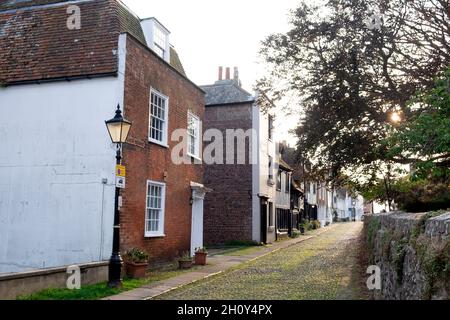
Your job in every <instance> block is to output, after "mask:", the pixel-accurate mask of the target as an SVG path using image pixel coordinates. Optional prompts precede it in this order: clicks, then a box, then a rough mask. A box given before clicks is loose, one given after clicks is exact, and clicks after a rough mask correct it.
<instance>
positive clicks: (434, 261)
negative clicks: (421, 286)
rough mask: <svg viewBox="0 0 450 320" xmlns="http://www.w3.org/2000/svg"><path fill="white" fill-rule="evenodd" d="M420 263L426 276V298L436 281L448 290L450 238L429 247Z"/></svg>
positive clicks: (431, 291)
mask: <svg viewBox="0 0 450 320" xmlns="http://www.w3.org/2000/svg"><path fill="white" fill-rule="evenodd" d="M421 264H422V267H423V270H424V271H425V276H426V278H427V292H426V295H427V297H426V298H431V296H432V295H433V293H434V291H435V289H436V283H437V282H441V283H443V284H444V286H445V287H446V289H447V290H450V239H447V241H446V242H443V243H441V245H440V246H438V247H429V248H428V250H427V251H426V252H425V254H424V256H423V259H422V261H421Z"/></svg>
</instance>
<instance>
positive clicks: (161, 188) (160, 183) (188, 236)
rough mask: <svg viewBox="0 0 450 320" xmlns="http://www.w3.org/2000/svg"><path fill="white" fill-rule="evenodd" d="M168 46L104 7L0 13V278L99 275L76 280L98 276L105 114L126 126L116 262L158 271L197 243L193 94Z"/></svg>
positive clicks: (102, 252)
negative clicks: (146, 255)
mask: <svg viewBox="0 0 450 320" xmlns="http://www.w3.org/2000/svg"><path fill="white" fill-rule="evenodd" d="M69 5H76V6H78V7H79V9H80V12H81V29H69V28H68V27H67V20H68V17H69V15H68V13H67V9H68V6H69ZM169 34H170V33H169V31H168V30H167V28H166V27H165V26H164V25H162V24H161V23H160V22H159V21H158V20H157V19H155V18H150V19H139V18H138V17H137V16H136V15H135V14H134V13H132V12H131V11H130V10H129V9H128V8H127V7H126V6H125V5H123V4H122V3H121V2H120V1H115V0H99V1H70V2H67V1H49V0H35V1H6V2H5V1H3V2H2V3H1V4H0V83H1V84H2V85H3V87H2V88H0V101H1V106H2V108H3V109H4V110H3V114H4V117H3V118H2V120H1V122H0V132H2V144H3V146H2V150H3V151H2V153H1V154H0V181H1V182H0V221H2V222H1V223H0V249H1V250H0V261H1V263H0V273H20V272H25V271H30V270H34V271H36V270H38V271H37V272H36V273H35V275H38V276H42V277H44V276H45V277H47V275H49V274H54V273H56V274H57V273H61V272H62V273H64V272H65V270H64V267H65V266H68V265H72V264H77V265H79V266H81V267H82V268H85V269H86V270H94V269H98V271H91V272H87V273H86V272H85V273H83V274H84V277H87V278H86V279H85V280H86V281H85V282H84V283H86V282H88V281H94V280H97V281H99V280H102V279H104V278H105V270H106V269H105V268H107V265H108V259H109V257H110V255H111V248H112V234H113V214H114V190H115V147H114V145H112V143H111V140H110V137H109V135H108V132H107V130H106V127H105V124H104V121H105V120H107V119H110V118H112V116H113V115H114V111H115V108H116V106H117V105H120V107H121V110H122V111H123V113H124V115H125V117H126V118H128V119H129V120H131V121H132V122H133V126H132V128H131V132H130V136H129V139H128V143H127V144H126V145H125V146H124V150H123V158H124V163H123V164H124V165H125V166H126V185H125V189H124V190H122V197H121V199H120V200H121V201H120V202H119V204H120V215H121V231H120V234H121V243H120V246H121V249H122V251H125V250H127V249H129V248H132V247H139V248H142V249H145V250H147V251H149V252H150V254H151V256H152V259H153V260H166V259H170V258H172V257H175V256H177V255H180V254H181V253H182V252H183V251H189V250H190V251H191V252H192V251H193V248H195V247H200V246H202V245H203V241H202V234H203V233H202V229H203V221H202V220H203V198H204V196H205V191H206V189H205V188H204V187H203V169H202V166H200V165H195V164H194V160H193V159H194V158H195V159H197V158H201V154H200V150H201V149H202V144H201V131H200V130H201V129H200V128H201V121H202V119H203V117H204V109H205V108H204V92H203V91H202V90H201V89H200V88H199V87H198V86H196V85H195V84H194V83H193V82H191V81H190V80H189V79H188V78H187V76H186V74H185V72H184V69H183V66H182V64H181V62H180V60H179V58H178V55H177V53H176V51H175V50H174V48H173V47H172V46H171V45H170V41H169ZM178 128H184V129H186V130H188V131H189V132H190V133H192V135H191V139H190V140H189V147H190V149H189V150H190V151H191V152H190V153H188V158H189V159H190V162H188V163H187V164H181V165H176V164H174V163H173V162H172V160H171V151H172V149H173V147H174V146H175V144H177V143H178V142H177V141H171V135H170V134H171V132H172V131H173V130H174V129H178ZM49 268H50V269H49ZM55 268H56V269H55ZM61 268H62V269H61ZM40 269H44V270H43V271H42V272H41V270H40ZM49 270H50V271H49ZM94 275H97V276H95V279H94V278H93V277H94ZM13 278H14V277H13ZM9 279H11V277H10V278H9ZM58 279H61V278H58ZM83 281H84V280H83ZM1 283H2V278H1V276H0V287H1ZM54 284H56V285H61V283H59V282H56V283H54ZM35 289H36V288H35Z"/></svg>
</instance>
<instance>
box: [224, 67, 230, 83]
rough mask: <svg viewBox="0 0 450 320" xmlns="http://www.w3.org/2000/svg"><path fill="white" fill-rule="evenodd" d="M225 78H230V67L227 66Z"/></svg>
mask: <svg viewBox="0 0 450 320" xmlns="http://www.w3.org/2000/svg"><path fill="white" fill-rule="evenodd" d="M225 79H226V80H230V67H227V68H226V72H225Z"/></svg>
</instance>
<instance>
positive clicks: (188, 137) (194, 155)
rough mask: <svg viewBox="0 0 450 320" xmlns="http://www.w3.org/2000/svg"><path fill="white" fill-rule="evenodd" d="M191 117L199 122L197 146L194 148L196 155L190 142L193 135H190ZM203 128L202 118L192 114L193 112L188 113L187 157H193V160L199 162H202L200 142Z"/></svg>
mask: <svg viewBox="0 0 450 320" xmlns="http://www.w3.org/2000/svg"><path fill="white" fill-rule="evenodd" d="M190 117H192V118H194V119H195V120H196V121H197V122H198V126H197V132H196V134H197V140H196V145H195V146H194V148H195V153H194V154H193V153H191V148H190V141H191V139H190V137H191V135H190V133H189V118H190ZM201 127H202V122H201V120H200V118H199V117H198V116H197V115H195V114H194V113H192V112H191V111H188V121H187V155H188V156H190V157H192V158H195V159H198V160H201V152H200V150H201V140H200V136H201V134H200V132H201Z"/></svg>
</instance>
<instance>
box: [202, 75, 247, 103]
mask: <svg viewBox="0 0 450 320" xmlns="http://www.w3.org/2000/svg"><path fill="white" fill-rule="evenodd" d="M201 88H202V89H203V90H204V91H205V92H206V95H205V101H206V105H207V106H208V105H209V106H212V105H226V104H236V103H251V102H254V101H255V98H254V97H253V96H252V95H251V94H250V93H248V92H247V91H245V90H244V89H242V88H241V87H240V86H239V85H238V84H237V83H236V82H235V81H234V80H221V81H216V83H215V84H212V85H206V86H201Z"/></svg>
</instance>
